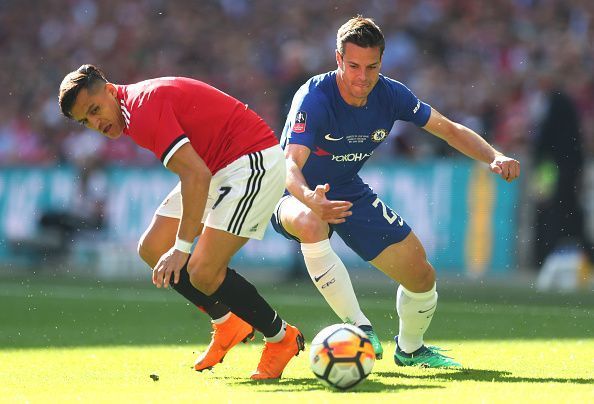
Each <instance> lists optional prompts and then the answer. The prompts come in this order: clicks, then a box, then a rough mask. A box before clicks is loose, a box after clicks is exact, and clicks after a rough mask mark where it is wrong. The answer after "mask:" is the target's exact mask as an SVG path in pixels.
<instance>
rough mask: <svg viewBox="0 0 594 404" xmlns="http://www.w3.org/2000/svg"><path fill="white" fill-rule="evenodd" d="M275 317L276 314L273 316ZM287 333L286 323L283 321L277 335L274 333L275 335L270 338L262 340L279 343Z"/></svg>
mask: <svg viewBox="0 0 594 404" xmlns="http://www.w3.org/2000/svg"><path fill="white" fill-rule="evenodd" d="M275 317H276V314H275ZM286 333H287V323H286V322H285V320H283V325H281V329H280V331H279V332H278V333H276V335H273V336H272V337H264V340H265V341H266V342H273V343H275V342H281V341H282V340H283V338H285V334H286Z"/></svg>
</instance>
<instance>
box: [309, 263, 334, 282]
mask: <svg viewBox="0 0 594 404" xmlns="http://www.w3.org/2000/svg"><path fill="white" fill-rule="evenodd" d="M335 266H336V264H332V266H331V267H330V268H328V270H326V272H324V273H323V274H322V275H320V276H314V281H316V282H317V281H319V280H320V279H322V278H323V277H324V275H326V274H327V273H328V272H330V271H331V270H332V268H334V267H335Z"/></svg>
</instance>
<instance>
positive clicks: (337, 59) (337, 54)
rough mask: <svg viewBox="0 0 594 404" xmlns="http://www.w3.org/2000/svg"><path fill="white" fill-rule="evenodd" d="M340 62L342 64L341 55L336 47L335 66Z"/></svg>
mask: <svg viewBox="0 0 594 404" xmlns="http://www.w3.org/2000/svg"><path fill="white" fill-rule="evenodd" d="M341 64H342V55H341V54H340V52H339V51H338V49H336V66H338V67H340V65H341Z"/></svg>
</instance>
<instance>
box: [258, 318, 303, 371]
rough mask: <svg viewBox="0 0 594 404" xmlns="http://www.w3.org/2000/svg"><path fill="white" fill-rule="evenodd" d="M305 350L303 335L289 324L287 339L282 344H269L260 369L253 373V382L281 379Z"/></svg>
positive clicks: (265, 348) (259, 365)
mask: <svg viewBox="0 0 594 404" xmlns="http://www.w3.org/2000/svg"><path fill="white" fill-rule="evenodd" d="M304 349H305V340H304V338H303V334H301V331H299V330H298V329H297V328H296V327H293V326H292V325H289V324H287V331H286V334H285V337H284V338H283V339H282V340H281V341H280V342H267V343H266V344H265V345H264V351H263V352H262V357H261V358H260V363H258V369H256V371H255V372H254V373H252V376H251V378H252V379H253V380H269V379H280V377H281V376H282V374H283V370H285V367H286V366H287V364H288V363H289V361H290V360H291V358H293V356H297V355H299V352H300V351H303V350H304Z"/></svg>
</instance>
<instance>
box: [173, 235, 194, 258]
mask: <svg viewBox="0 0 594 404" xmlns="http://www.w3.org/2000/svg"><path fill="white" fill-rule="evenodd" d="M193 244H194V243H190V242H189V241H186V240H182V239H181V238H179V237H176V239H175V245H174V246H173V247H174V248H175V249H176V250H180V251H181V252H185V253H186V254H189V253H190V251H192V245H193Z"/></svg>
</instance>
